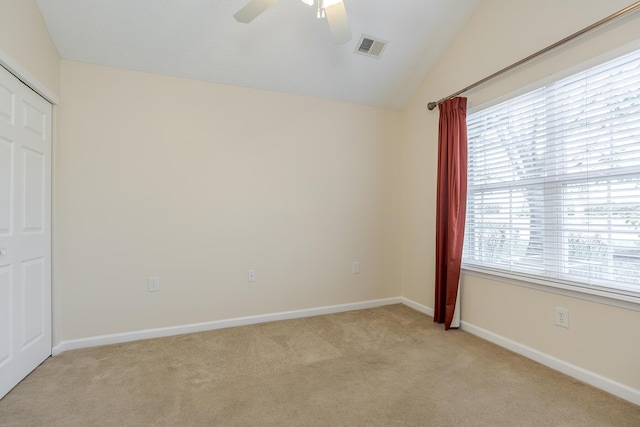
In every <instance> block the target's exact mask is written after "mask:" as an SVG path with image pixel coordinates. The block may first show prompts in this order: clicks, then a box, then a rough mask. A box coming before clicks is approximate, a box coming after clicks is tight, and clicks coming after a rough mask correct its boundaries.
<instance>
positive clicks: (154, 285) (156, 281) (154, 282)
mask: <svg viewBox="0 0 640 427" xmlns="http://www.w3.org/2000/svg"><path fill="white" fill-rule="evenodd" d="M147 284H148V286H149V292H158V291H159V290H160V278H159V277H158V276H152V277H149V278H148V279H147Z"/></svg>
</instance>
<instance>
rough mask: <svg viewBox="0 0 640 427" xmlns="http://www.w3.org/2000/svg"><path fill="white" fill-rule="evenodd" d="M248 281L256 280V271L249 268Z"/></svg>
mask: <svg viewBox="0 0 640 427" xmlns="http://www.w3.org/2000/svg"><path fill="white" fill-rule="evenodd" d="M248 281H249V282H255V281H256V271H255V270H249V275H248Z"/></svg>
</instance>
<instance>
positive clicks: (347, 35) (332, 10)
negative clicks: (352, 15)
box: [324, 1, 351, 44]
mask: <svg viewBox="0 0 640 427" xmlns="http://www.w3.org/2000/svg"><path fill="white" fill-rule="evenodd" d="M324 11H325V13H326V15H327V23H328V24H329V31H331V37H332V38H333V41H334V42H336V43H338V44H344V43H346V42H348V41H349V40H351V30H350V29H349V20H348V19H347V10H346V9H345V7H344V2H343V1H341V2H338V3H336V4H332V5H331V6H327V7H325V8H324Z"/></svg>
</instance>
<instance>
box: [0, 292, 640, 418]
mask: <svg viewBox="0 0 640 427" xmlns="http://www.w3.org/2000/svg"><path fill="white" fill-rule="evenodd" d="M0 425H2V426H4V427H6V426H152V425H153V426H165V425H172V426H174V425H175V426H394V425H398V426H636V427H637V426H640V407H639V406H636V405H633V404H631V403H629V402H626V401H624V400H622V399H619V398H616V397H614V396H611V395H609V394H607V393H604V392H602V391H600V390H597V389H595V388H593V387H590V386H588V385H586V384H584V383H581V382H579V381H577V380H574V379H572V378H570V377H567V376H565V375H562V374H560V373H558V372H555V371H553V370H551V369H548V368H546V367H544V366H542V365H539V364H537V363H535V362H532V361H530V360H528V359H525V358H524V357H521V356H519V355H516V354H514V353H511V352H509V351H507V350H504V349H502V348H500V347H497V346H495V345H493V344H491V343H488V342H486V341H483V340H481V339H478V338H476V337H474V336H472V335H470V334H468V333H466V332H463V331H448V332H445V331H444V330H443V328H442V326H439V325H435V324H433V322H432V320H431V318H430V317H428V316H425V315H423V314H421V313H419V312H416V311H414V310H412V309H410V308H408V307H406V306H403V305H392V306H386V307H381V308H375V309H370V310H361V311H353V312H347V313H339V314H332V315H326V316H319V317H312V318H305V319H296V320H287V321H281V322H273V323H265V324H260V325H252V326H245V327H237V328H230V329H224V330H217V331H211V332H203V333H197V334H190V335H182V336H177V337H170V338H160V339H154V340H146V341H138V342H133V343H127V344H117V345H111V346H104V347H96V348H89V349H83V350H75V351H69V352H66V353H63V354H61V355H59V356H56V357H54V358H50V359H48V360H47V361H45V363H43V364H42V365H41V366H40V367H38V368H37V369H36V370H35V371H34V372H33V373H32V374H31V375H29V376H28V377H27V378H26V379H25V380H24V381H23V382H22V383H20V384H19V385H18V386H17V387H16V388H15V389H13V390H12V391H11V392H10V393H9V394H8V395H7V396H6V397H5V398H4V399H2V400H1V401H0Z"/></svg>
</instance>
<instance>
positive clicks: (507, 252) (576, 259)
mask: <svg viewBox="0 0 640 427" xmlns="http://www.w3.org/2000/svg"><path fill="white" fill-rule="evenodd" d="M467 126H468V138H469V143H468V145H469V160H468V190H467V193H468V200H467V223H466V231H465V246H464V252H463V263H464V264H465V265H467V266H480V267H483V268H494V269H500V270H506V271H508V272H512V273H524V274H529V275H534V276H542V277H544V278H551V279H553V280H558V281H562V282H577V283H579V284H581V285H586V286H597V287H601V288H607V289H617V290H624V291H630V292H632V293H636V292H637V293H640V51H638V52H634V53H632V54H629V55H626V56H623V57H621V58H618V59H615V60H613V61H610V62H607V63H605V64H602V65H599V66H597V67H594V68H591V69H589V70H587V71H585V72H582V73H579V74H576V75H574V76H571V77H568V78H566V79H563V80H561V81H558V82H555V83H553V84H550V85H548V86H546V87H544V88H541V89H538V90H536V91H533V92H530V93H528V94H525V95H522V96H519V97H517V98H514V99H511V100H509V101H507V102H504V103H501V104H499V105H496V106H493V107H490V108H487V109H485V110H482V111H480V112H477V113H474V114H471V115H469V117H468V120H467Z"/></svg>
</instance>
